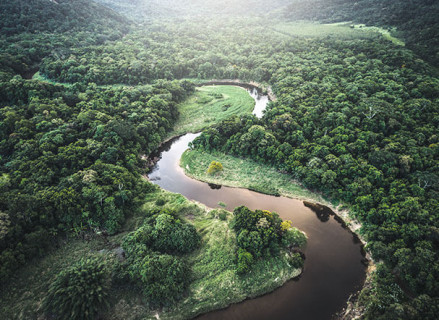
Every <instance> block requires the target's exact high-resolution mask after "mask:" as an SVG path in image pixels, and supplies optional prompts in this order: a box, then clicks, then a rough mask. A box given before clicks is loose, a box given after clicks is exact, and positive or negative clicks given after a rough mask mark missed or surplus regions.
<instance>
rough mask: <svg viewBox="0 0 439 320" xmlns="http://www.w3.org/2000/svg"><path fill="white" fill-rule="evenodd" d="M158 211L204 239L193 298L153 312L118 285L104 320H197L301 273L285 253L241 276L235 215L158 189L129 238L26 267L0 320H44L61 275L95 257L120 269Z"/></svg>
mask: <svg viewBox="0 0 439 320" xmlns="http://www.w3.org/2000/svg"><path fill="white" fill-rule="evenodd" d="M155 208H158V209H171V210H175V211H177V212H179V213H180V216H181V218H182V219H186V220H187V221H189V222H190V223H192V224H193V225H194V226H195V227H196V229H197V231H198V232H199V233H200V235H201V236H202V244H201V247H200V248H199V249H197V250H196V251H194V252H193V253H191V254H189V255H186V256H185V258H186V259H187V260H188V262H189V264H190V265H191V270H192V271H191V278H192V281H191V284H190V286H189V289H188V291H187V294H186V295H185V297H184V298H183V299H181V300H180V301H179V302H178V303H177V304H175V305H174V306H172V307H166V308H162V309H160V310H151V309H149V308H148V307H147V303H146V301H145V300H144V298H143V297H142V293H141V292H140V291H139V290H137V289H136V288H133V287H132V286H130V285H128V284H113V287H112V288H111V291H110V295H109V296H110V308H109V309H108V310H107V311H105V312H104V313H103V314H101V316H102V318H103V319H108V320H116V319H127V320H129V319H133V320H134V319H157V318H156V316H159V317H160V319H188V318H193V317H195V316H196V315H198V314H201V313H205V312H209V311H212V310H215V309H219V308H224V307H226V306H228V305H230V304H231V303H236V302H239V301H242V300H244V299H246V298H249V297H256V296H258V295H262V294H264V293H267V292H269V291H272V290H274V289H276V288H278V287H279V286H281V285H282V284H284V283H285V282H286V281H288V280H289V279H291V278H294V277H296V276H298V275H299V274H300V272H301V270H300V269H295V268H293V267H292V266H291V265H290V260H289V257H288V255H287V254H286V252H283V253H282V254H281V255H280V256H278V257H271V258H264V259H261V260H258V261H256V263H255V264H254V265H253V266H252V271H251V272H250V273H249V274H246V275H244V276H240V275H238V274H237V273H236V270H235V268H236V265H235V259H236V253H235V250H236V240H235V233H234V232H233V230H231V229H230V228H229V221H230V219H231V217H232V214H231V213H230V212H228V211H226V210H224V209H214V210H210V211H208V210H207V209H206V208H205V207H204V206H202V205H200V204H197V203H194V202H191V201H189V200H187V199H186V198H185V197H183V196H182V195H180V194H175V193H170V192H168V191H164V190H158V189H157V191H155V192H153V193H151V194H149V195H148V197H147V199H146V202H145V204H144V207H143V209H144V210H142V212H141V213H138V214H136V215H135V216H133V217H132V218H131V219H129V221H128V222H127V224H126V225H125V228H124V232H122V233H119V234H117V235H115V236H111V237H108V241H104V239H103V238H102V237H98V236H91V235H89V236H87V238H86V239H85V240H83V239H70V240H65V243H63V244H62V245H61V246H60V247H59V248H56V249H53V250H52V251H51V252H49V253H48V254H47V255H46V256H45V257H44V258H41V259H35V260H34V261H32V263H28V264H27V265H25V266H23V268H21V269H20V270H19V271H18V272H17V274H16V275H15V277H14V279H12V280H11V282H10V285H8V286H7V287H4V288H2V290H1V292H0V314H1V315H2V316H3V318H4V319H37V318H42V317H43V311H42V310H41V304H42V300H43V298H44V297H45V295H46V293H47V290H48V287H49V284H50V283H51V282H52V280H53V279H54V277H55V275H56V274H58V273H59V272H60V271H61V270H64V269H66V268H68V267H69V266H71V265H73V264H74V263H76V262H77V261H78V260H79V259H81V258H83V257H85V256H87V255H90V254H93V255H96V254H97V255H99V254H102V255H103V258H106V259H108V260H109V261H110V263H114V264H116V263H117V261H118V258H117V257H116V256H115V255H114V254H113V253H112V252H113V249H114V248H117V247H119V246H120V244H121V242H122V239H123V237H124V236H125V235H126V234H127V232H129V231H132V230H134V229H136V228H138V227H139V226H140V225H142V223H143V219H144V217H145V213H144V212H146V211H149V210H150V209H155ZM101 250H103V251H101ZM99 252H101V253H99Z"/></svg>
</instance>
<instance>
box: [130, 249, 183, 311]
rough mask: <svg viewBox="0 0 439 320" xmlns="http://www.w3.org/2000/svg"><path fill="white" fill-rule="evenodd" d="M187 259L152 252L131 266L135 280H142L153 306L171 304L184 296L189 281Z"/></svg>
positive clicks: (146, 294) (144, 291)
mask: <svg viewBox="0 0 439 320" xmlns="http://www.w3.org/2000/svg"><path fill="white" fill-rule="evenodd" d="M188 274H189V268H188V266H187V264H186V262H185V261H183V260H182V259H180V258H178V257H174V256H171V255H167V254H165V255H158V254H151V255H148V256H146V257H144V258H143V259H142V260H138V263H135V264H133V265H131V266H130V276H131V278H132V280H133V281H138V280H140V281H141V283H142V291H143V294H144V295H145V297H146V298H147V299H148V301H149V303H150V304H151V306H154V307H155V306H162V305H170V304H172V303H173V302H175V301H177V300H178V299H180V298H181V297H182V296H183V293H184V291H185V290H186V288H187V285H188V283H189V276H188Z"/></svg>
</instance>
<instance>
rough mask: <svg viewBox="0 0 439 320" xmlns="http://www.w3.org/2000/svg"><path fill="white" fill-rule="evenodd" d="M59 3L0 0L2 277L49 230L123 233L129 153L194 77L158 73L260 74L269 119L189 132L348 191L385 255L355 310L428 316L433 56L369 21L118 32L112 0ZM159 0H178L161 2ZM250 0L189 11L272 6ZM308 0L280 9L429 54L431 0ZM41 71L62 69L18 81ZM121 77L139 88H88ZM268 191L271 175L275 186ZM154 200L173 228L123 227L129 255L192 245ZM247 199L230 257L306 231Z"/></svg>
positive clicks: (433, 51) (437, 119) (189, 232)
mask: <svg viewBox="0 0 439 320" xmlns="http://www.w3.org/2000/svg"><path fill="white" fill-rule="evenodd" d="M57 2H58V3H59V4H56V3H55V2H54V1H49V0H47V1H45V0H32V1H24V0H21V1H1V2H0V9H1V10H0V12H1V18H2V19H0V20H1V21H0V26H1V28H0V29H1V31H0V212H2V213H4V215H2V218H1V221H2V225H1V226H0V228H1V236H0V252H1V253H0V278H1V280H2V281H3V280H5V279H9V278H10V275H11V271H13V270H15V269H17V268H18V267H19V266H21V265H23V264H24V263H25V262H26V260H27V259H29V258H30V257H34V256H40V255H43V254H44V251H45V249H46V248H48V247H50V246H51V245H53V244H54V243H55V240H56V238H57V236H58V235H59V234H63V233H65V232H69V233H70V232H72V231H73V232H76V233H77V234H83V232H85V231H90V230H95V231H99V230H98V229H106V231H108V232H110V233H113V232H117V231H118V230H119V229H120V226H121V224H122V223H123V221H124V219H125V217H126V216H128V215H129V214H131V213H132V212H133V211H135V210H137V209H138V208H139V203H140V202H141V199H142V197H143V196H144V195H145V193H146V192H148V191H149V190H150V189H151V188H152V187H151V185H150V184H147V183H144V182H141V178H140V173H141V172H142V170H141V169H139V168H142V167H143V165H144V163H143V161H142V159H141V157H140V154H149V153H150V152H151V151H152V150H153V149H154V148H155V147H156V146H157V145H158V144H159V143H160V141H161V140H162V139H163V138H164V137H165V136H166V135H167V132H168V131H169V130H171V129H172V126H173V124H174V121H175V119H176V118H177V116H178V114H177V109H176V107H175V106H176V103H178V102H179V101H182V100H183V99H184V98H185V96H186V95H187V94H190V93H191V92H192V91H193V84H191V83H190V82H188V81H163V80H160V79H168V80H173V79H180V78H185V77H192V78H199V79H203V78H204V79H207V78H224V79H235V78H239V79H241V80H243V81H259V82H264V83H269V84H270V85H271V86H272V88H273V90H274V92H275V93H276V95H277V98H278V99H277V101H276V102H272V103H271V104H270V106H269V108H268V109H267V112H266V114H265V116H264V118H263V119H256V118H255V117H254V116H244V117H240V118H239V117H233V118H230V119H227V120H225V121H223V122H222V123H220V124H219V125H217V126H215V127H213V128H209V129H208V130H206V131H205V132H204V133H203V135H201V136H200V137H199V138H198V139H197V140H196V141H195V142H194V144H193V147H197V148H204V149H205V150H221V151H224V152H227V153H231V154H234V155H238V156H242V157H244V156H247V157H251V158H253V159H255V160H257V161H261V162H265V163H269V164H272V165H274V166H276V167H277V168H278V169H279V170H281V171H283V172H287V173H290V174H291V175H292V177H294V178H295V179H297V180H299V181H301V182H302V183H303V184H304V185H305V186H307V187H308V188H311V189H315V190H320V191H322V192H323V193H325V194H326V195H327V196H330V197H332V198H334V199H337V200H343V201H345V202H347V203H348V204H350V206H351V207H352V208H353V211H354V212H355V214H356V216H357V217H358V218H359V219H360V221H361V222H362V224H363V228H362V232H363V233H364V235H365V237H366V238H367V240H368V247H369V249H370V250H371V252H372V253H373V255H374V257H375V258H376V259H377V260H383V261H384V266H383V267H382V269H380V270H379V273H378V276H377V277H376V279H375V280H374V281H375V282H374V285H373V289H372V292H371V293H370V294H365V295H364V297H365V298H364V303H363V305H366V306H367V310H366V314H365V315H364V317H365V318H367V319H392V318H403V319H420V318H423V319H430V318H431V319H433V318H435V315H436V314H437V313H438V311H437V305H438V295H439V293H438V292H439V291H438V281H437V279H438V278H439V273H438V272H439V271H438V270H439V267H438V261H439V259H438V248H439V232H438V230H439V225H438V221H439V218H438V212H439V201H438V199H439V196H438V195H439V189H438V188H439V184H438V177H439V171H438V170H439V169H438V165H437V163H438V158H439V148H438V144H439V137H438V133H437V132H438V130H439V127H438V126H439V115H438V112H437V110H438V109H439V107H438V100H437V99H438V92H439V91H438V87H439V82H438V79H437V77H435V74H434V73H433V72H431V71H430V67H429V65H428V64H426V63H424V62H423V61H422V60H420V59H418V57H417V56H416V55H415V54H414V53H413V52H412V51H410V50H407V49H406V48H403V47H398V46H394V45H392V44H391V43H390V42H388V41H385V40H383V39H381V38H380V37H378V36H371V35H364V36H362V37H359V38H353V37H351V38H349V37H348V38H346V39H345V38H343V37H337V36H335V35H334V36H332V35H331V36H328V37H327V38H322V37H316V38H312V37H311V38H309V37H306V38H304V37H300V36H298V37H292V35H291V34H284V33H282V32H278V31H275V30H274V28H273V22H276V21H273V20H275V19H273V18H270V19H269V21H266V22H264V19H256V20H255V21H252V20H250V19H247V20H242V18H241V19H223V17H221V19H217V20H216V19H213V18H212V16H209V17H207V18H198V17H197V18H196V19H195V20H193V21H186V22H183V21H180V20H179V23H161V24H158V23H152V22H148V23H147V24H144V25H143V26H142V27H141V28H138V29H137V30H134V29H135V27H134V26H130V27H131V28H132V31H131V32H130V33H128V34H126V35H125V37H122V35H124V34H125V33H126V32H127V30H128V24H127V23H126V22H125V21H124V19H123V18H120V16H118V15H117V14H115V13H114V12H112V11H109V10H103V9H102V8H100V7H98V6H97V5H96V4H93V2H91V1H85V0H75V1H66V0H59V1H57ZM101 2H106V3H111V5H112V6H113V8H117V7H119V8H120V7H130V6H131V4H134V6H132V7H131V8H135V10H137V12H144V11H147V12H148V14H149V11H148V10H149V9H150V7H148V5H149V3H148V4H146V2H143V4H144V5H145V6H139V5H138V4H139V2H138V1H130V3H128V2H123V3H121V2H120V1H116V0H102V1H101ZM116 2H117V3H116ZM170 3H176V2H169V1H166V4H164V6H165V7H166V5H169V4H170ZM243 3H244V2H242V5H241V4H240V3H238V2H236V1H235V2H234V3H233V5H231V6H225V7H224V6H223V5H221V4H218V2H215V1H208V2H206V1H204V2H203V6H199V7H200V8H199V10H200V11H199V12H200V13H203V14H204V13H216V12H218V11H221V13H227V12H229V13H233V12H250V11H249V10H247V8H248V6H250V7H254V8H255V10H260V8H263V10H264V11H265V10H266V7H267V6H268V5H267V4H266V3H265V2H262V1H259V0H255V1H252V2H250V1H247V2H246V4H243ZM255 3H257V4H258V5H257V6H254V4H255ZM277 3H284V4H287V3H289V4H291V2H290V1H281V0H280V1H279V2H277ZM186 4H187V2H186V1H183V2H182V1H180V2H178V4H177V5H178V6H175V10H174V11H173V14H175V15H180V14H181V13H182V12H187V8H189V7H190V6H186ZM301 4H302V5H297V2H296V3H292V5H294V10H287V12H289V13H294V14H295V15H296V16H297V15H301V14H303V13H304V12H305V13H306V15H307V17H310V16H311V17H312V18H313V19H317V20H321V21H325V22H333V21H341V20H354V21H359V22H365V23H367V24H379V25H381V26H397V27H398V30H399V31H401V32H402V34H403V36H404V39H405V41H406V44H407V47H409V48H413V49H414V50H415V52H416V53H417V54H419V55H420V56H421V57H425V58H426V59H428V61H430V62H432V63H434V64H436V63H437V58H438V56H437V51H438V50H437V48H438V45H437V40H438V39H439V37H438V36H437V32H438V28H437V23H438V22H437V6H438V2H437V1H431V0H422V1H403V0H398V1H390V0H385V1H375V0H360V1H356V2H355V1H346V0H340V1H338V0H337V1H318V5H315V4H316V3H315V2H314V1H307V2H305V1H303V2H302V1H301ZM321 4H323V5H324V7H323V10H321V8H322V6H320V5H321ZM221 6H222V7H221ZM186 7H187V8H186ZM145 8H146V9H145ZM256 8H259V9H256ZM301 8H304V9H303V10H302V9H301ZM316 8H317V9H316ZM130 10H131V9H130ZM185 10H186V11H185ZM251 12H255V11H253V10H251ZM280 12H282V11H280ZM315 13H317V14H315ZM161 14H167V13H166V10H165V11H162V12H161ZM203 14H199V15H198V16H203ZM180 22H181V23H180ZM200 26H202V28H200ZM42 60H44V62H43V63H41V61H42ZM37 70H39V71H40V74H42V75H43V76H45V77H48V78H49V79H52V80H55V81H62V82H68V83H70V84H71V85H70V86H64V85H59V84H50V83H48V82H46V81H37V80H23V78H26V79H28V78H31V77H32V75H33V73H34V72H35V71H37ZM120 83H125V84H129V85H131V86H132V87H117V86H114V87H98V85H104V84H106V85H114V84H120ZM96 84H97V85H96ZM225 107H226V106H225ZM263 191H264V192H269V193H273V194H276V193H277V192H278V191H277V190H272V188H270V186H269V185H268V186H266V188H264V190H263ZM243 212H246V211H245V210H243ZM247 213H248V212H247ZM157 214H165V215H169V216H171V217H172V219H174V220H172V219H168V220H169V221H171V223H169V224H167V225H166V226H167V228H168V229H166V230H172V232H171V235H169V236H167V237H165V238H164V239H161V240H160V241H163V243H161V242H160V241H159V242H157V243H156V240H157V239H156V238H157V237H158V236H154V233H155V234H158V232H157V231H156V230H155V226H156V216H154V217H152V218H151V219H150V220H149V221H147V223H146V224H145V225H144V226H143V227H142V228H141V229H140V231H139V234H138V235H130V236H128V237H127V238H126V243H127V244H126V246H125V247H126V250H127V253H128V256H130V257H134V256H137V257H139V262H138V265H139V266H140V265H141V261H143V259H145V258H146V256H150V255H153V253H152V252H153V250H163V252H167V251H166V250H171V251H172V252H173V253H179V254H182V253H183V252H185V251H184V250H185V249H183V247H182V245H181V244H182V243H186V241H188V242H189V243H192V247H191V248H192V249H191V250H193V248H196V245H195V243H196V242H197V237H196V236H194V233H193V229H191V227H190V226H189V225H186V224H184V223H181V224H179V223H177V222H176V221H178V220H179V218H178V217H177V216H175V215H174V214H173V213H172V212H171V213H170V212H161V213H157ZM258 214H259V213H258ZM252 215H255V217H256V218H258V219H260V218H261V217H259V216H258V215H257V214H255V213H251V214H250V217H249V218H240V219H236V220H237V224H236V225H237V226H239V228H241V227H242V228H243V229H242V230H236V232H237V237H238V238H240V244H241V245H242V246H244V247H245V248H246V249H247V250H249V251H246V252H243V253H242V254H241V258H239V257H238V262H239V261H241V262H242V267H243V269H245V267H244V266H249V265H251V260H252V259H251V258H250V256H249V255H251V257H252V258H253V259H257V257H258V256H263V255H265V254H268V253H271V254H273V253H275V252H277V251H278V249H279V247H280V246H288V245H289V244H288V243H290V244H291V243H293V244H294V245H300V244H301V241H300V238H298V239H296V240H297V241H293V240H291V241H289V240H288V239H289V232H286V233H285V234H284V235H283V236H282V238H281V239H282V240H279V234H278V233H277V232H276V230H277V229H276V223H274V224H269V225H270V227H269V228H267V230H265V231H264V232H262V228H258V227H255V225H254V223H257V221H259V220H258V219H252V218H251V216H252ZM165 220H166V219H165ZM168 220H166V221H168ZM238 220H239V221H238ZM254 220H255V221H254ZM256 220H257V221H256ZM169 221H168V222H169ZM267 221H268V219H267ZM247 223H249V224H247ZM251 223H253V225H252V224H251ZM244 230H246V231H244ZM241 232H243V233H242V235H241V237H239V235H240V233H241ZM244 235H246V236H248V239H251V240H252V241H247V240H248V239H247V237H245V236H244ZM137 238H138V239H137ZM130 239H131V240H130ZM130 241H132V245H128V243H131V242H130ZM261 242H262V249H261ZM134 243H135V245H134ZM247 253H248V254H247ZM253 254H254V256H253ZM292 257H293V258H292V259H293V260H294V261H295V260H296V258H294V257H295V256H294V255H293V256H292ZM130 259H131V258H129V259H127V260H129V261H131V260H130ZM159 260H160V259H156V258H154V259H153V261H154V263H153V264H152V265H153V266H157V265H173V263H171V260H170V259H169V258H166V259H165V258H164V260H163V261H161V260H160V262H158V261H159ZM297 261H298V260H297ZM133 263H134V262H133ZM293 264H294V263H293ZM146 265H148V266H149V264H146ZM380 268H381V267H380ZM162 278H166V274H165V275H164V276H162ZM133 279H134V278H133ZM136 279H137V280H138V281H140V280H139V279H140V275H138V277H137V278H136ZM396 283H398V284H400V286H398V285H396ZM398 288H399V289H398ZM401 288H402V289H403V290H400V289H401ZM176 292H180V291H179V289H177V290H176Z"/></svg>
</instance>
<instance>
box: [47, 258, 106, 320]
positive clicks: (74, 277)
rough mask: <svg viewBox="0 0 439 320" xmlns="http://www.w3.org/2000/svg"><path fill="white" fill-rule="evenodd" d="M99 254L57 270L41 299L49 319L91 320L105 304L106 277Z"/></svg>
mask: <svg viewBox="0 0 439 320" xmlns="http://www.w3.org/2000/svg"><path fill="white" fill-rule="evenodd" d="M102 259H103V258H102V257H95V258H84V259H81V260H80V261H79V262H78V263H77V264H75V265H73V266H71V267H69V268H67V269H66V270H63V271H61V272H60V273H59V274H58V275H57V276H56V278H55V280H54V282H53V283H52V284H51V285H50V287H49V291H48V293H47V296H46V297H45V298H44V300H43V310H44V311H45V313H46V315H47V316H48V317H50V318H52V317H53V318H56V319H77V320H88V319H89V320H92V319H96V315H97V314H98V313H99V312H100V311H101V310H102V309H103V308H105V307H107V306H108V298H109V297H108V291H109V288H110V284H111V282H110V276H109V270H108V267H107V266H106V264H105V261H104V260H102Z"/></svg>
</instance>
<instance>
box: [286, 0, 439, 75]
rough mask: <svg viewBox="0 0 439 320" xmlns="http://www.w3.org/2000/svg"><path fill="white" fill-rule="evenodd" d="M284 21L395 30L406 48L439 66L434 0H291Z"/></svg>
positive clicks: (437, 8) (438, 30) (438, 12)
mask: <svg viewBox="0 0 439 320" xmlns="http://www.w3.org/2000/svg"><path fill="white" fill-rule="evenodd" d="M290 3H291V4H290V6H289V7H288V9H286V10H285V13H284V14H285V16H286V17H287V18H288V19H292V20H297V19H304V20H316V21H320V22H324V23H333V22H343V21H352V22H354V23H365V24H367V25H369V26H384V27H390V28H391V27H396V28H397V30H396V32H397V33H398V34H400V35H401V36H402V37H403V38H404V39H405V41H406V45H407V46H408V47H409V48H410V49H412V50H414V51H415V52H416V53H417V54H418V55H419V56H421V57H422V58H423V59H425V60H427V61H429V62H431V63H432V64H433V65H435V66H436V67H438V66H439V19H438V16H439V2H438V1H435V0H358V1H352V0H307V1H303V0H292V1H290Z"/></svg>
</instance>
